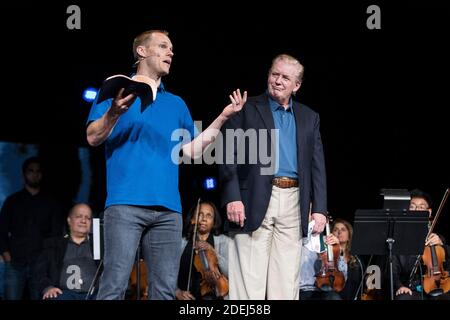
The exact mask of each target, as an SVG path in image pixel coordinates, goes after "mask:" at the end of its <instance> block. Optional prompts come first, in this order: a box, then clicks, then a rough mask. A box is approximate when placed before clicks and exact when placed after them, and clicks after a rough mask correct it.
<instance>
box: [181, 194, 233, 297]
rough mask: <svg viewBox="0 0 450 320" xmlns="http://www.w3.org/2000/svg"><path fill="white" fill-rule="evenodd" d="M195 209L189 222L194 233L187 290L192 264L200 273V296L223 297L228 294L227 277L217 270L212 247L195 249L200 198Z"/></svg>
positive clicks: (216, 259) (217, 262) (217, 263)
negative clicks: (194, 214) (194, 213)
mask: <svg viewBox="0 0 450 320" xmlns="http://www.w3.org/2000/svg"><path fill="white" fill-rule="evenodd" d="M196 211H197V213H196V216H194V217H192V219H191V224H193V225H194V234H193V245H192V252H191V264H190V269H189V278H188V287H187V291H189V287H190V280H191V271H192V265H194V267H195V269H196V270H197V272H199V273H200V275H201V280H200V295H201V296H202V297H206V296H208V295H215V296H216V297H217V298H224V297H225V296H226V295H227V294H228V279H227V278H226V277H225V276H224V275H223V274H222V273H221V272H220V270H219V260H218V258H217V255H216V253H215V251H214V249H212V248H210V249H207V250H198V249H196V247H197V243H198V241H199V237H198V233H197V226H198V222H199V216H200V214H199V211H200V199H199V200H198V203H197V210H196ZM192 261H193V262H192Z"/></svg>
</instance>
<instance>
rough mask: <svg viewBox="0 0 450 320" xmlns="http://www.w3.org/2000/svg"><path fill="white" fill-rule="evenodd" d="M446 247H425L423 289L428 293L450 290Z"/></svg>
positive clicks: (444, 198)
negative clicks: (445, 262)
mask: <svg viewBox="0 0 450 320" xmlns="http://www.w3.org/2000/svg"><path fill="white" fill-rule="evenodd" d="M448 193H449V189H447V191H446V192H445V194H444V197H443V199H442V201H441V204H440V205H439V209H438V211H437V213H436V216H435V218H434V220H433V223H432V225H431V227H430V229H429V231H428V235H427V239H428V237H429V236H430V235H431V233H432V232H433V229H434V226H435V225H436V221H437V219H438V217H439V215H440V213H441V211H442V207H443V206H444V203H445V201H446V200H447V197H448ZM445 260H446V259H445V249H444V248H443V247H442V246H440V245H432V246H430V245H428V246H426V247H425V249H424V252H423V255H422V261H423V264H424V265H425V266H426V273H425V274H424V275H423V289H424V291H425V292H426V293H427V294H430V295H432V296H433V295H440V294H442V293H447V292H448V291H449V290H450V278H449V273H448V271H445V270H444V261H445Z"/></svg>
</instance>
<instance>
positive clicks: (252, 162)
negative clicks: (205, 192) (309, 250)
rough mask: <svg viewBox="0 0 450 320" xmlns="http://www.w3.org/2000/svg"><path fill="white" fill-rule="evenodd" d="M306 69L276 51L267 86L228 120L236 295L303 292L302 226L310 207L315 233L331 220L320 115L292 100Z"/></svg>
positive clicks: (226, 188)
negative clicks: (328, 213) (301, 263)
mask: <svg viewBox="0 0 450 320" xmlns="http://www.w3.org/2000/svg"><path fill="white" fill-rule="evenodd" d="M303 70H304V68H303V66H302V65H301V64H300V62H299V61H298V60H297V59H295V58H294V57H292V56H289V55H286V54H282V55H279V56H277V57H276V58H275V59H274V60H273V61H272V66H271V68H270V71H269V75H268V81H267V84H268V89H267V91H266V93H264V94H262V95H260V96H257V97H251V98H249V99H248V100H247V103H246V104H245V106H244V108H243V109H242V110H241V111H240V112H239V113H238V114H236V115H235V116H234V117H233V118H232V119H230V120H228V122H227V123H226V125H225V127H224V132H223V133H224V159H223V160H224V163H223V164H221V165H220V166H219V175H220V181H221V186H222V205H223V206H225V207H226V210H227V217H228V220H229V226H230V231H231V232H230V235H231V236H232V241H231V243H230V256H229V261H230V265H229V277H230V279H229V280H230V299H265V298H267V299H288V300H289V299H298V292H299V290H298V286H299V269H300V255H301V239H302V231H303V233H304V234H305V235H306V232H307V226H308V216H309V213H311V217H312V219H313V220H314V222H315V226H314V229H313V232H315V233H319V232H321V231H322V230H323V228H324V225H325V222H326V212H327V204H326V203H327V201H326V174H325V161H324V155H323V148H322V141H321V137H320V131H319V129H320V120H319V115H318V114H317V113H315V112H314V111H312V110H311V109H310V108H308V107H307V106H305V105H302V104H300V103H298V102H295V101H293V100H292V96H293V95H295V93H296V92H297V91H298V90H299V89H300V86H301V81H302V76H303ZM235 103H239V101H235ZM236 138H237V142H236Z"/></svg>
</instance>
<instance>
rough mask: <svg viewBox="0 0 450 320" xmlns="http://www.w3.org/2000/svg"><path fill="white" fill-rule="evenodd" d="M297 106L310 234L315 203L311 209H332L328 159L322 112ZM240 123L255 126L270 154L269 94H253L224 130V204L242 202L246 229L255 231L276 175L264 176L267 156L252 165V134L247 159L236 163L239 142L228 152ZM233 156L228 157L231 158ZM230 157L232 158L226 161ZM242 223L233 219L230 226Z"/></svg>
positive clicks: (303, 201)
mask: <svg viewBox="0 0 450 320" xmlns="http://www.w3.org/2000/svg"><path fill="white" fill-rule="evenodd" d="M293 110H294V115H295V121H296V130H297V160H298V161H297V163H298V171H297V172H298V175H299V184H300V212H301V223H302V231H303V234H306V233H307V227H308V213H309V208H310V204H311V205H312V212H320V213H323V214H326V212H327V192H326V189H327V188H326V173H325V161H324V155H323V148H322V140H321V137H320V131H319V130H320V119H319V115H318V114H317V113H315V112H314V111H312V110H311V109H310V108H308V107H307V106H305V105H303V104H300V103H298V102H295V101H293ZM237 128H241V129H243V130H244V131H245V130H247V129H256V135H257V140H258V144H259V142H260V140H262V139H266V140H267V141H266V142H267V146H268V149H269V151H268V152H266V154H271V152H272V151H271V150H275V149H274V148H273V145H272V144H273V143H274V141H272V139H271V137H270V134H266V135H264V134H261V132H259V130H260V129H266V130H269V132H270V130H271V129H275V124H274V120H273V116H272V111H271V109H270V105H269V98H268V95H267V94H262V95H260V96H256V97H250V98H248V100H247V102H246V104H245V105H244V107H243V108H242V110H241V111H240V112H238V113H237V114H235V115H234V116H233V117H231V118H230V119H229V120H228V121H227V122H226V123H225V125H224V126H223V129H222V134H223V138H224V146H223V158H222V160H223V162H224V164H221V165H219V179H220V182H221V190H222V199H221V200H222V201H221V204H222V206H226V204H227V203H229V202H232V201H242V202H243V203H244V206H245V215H246V220H245V224H244V227H243V228H242V229H241V231H243V232H251V231H255V230H256V229H258V227H259V226H260V225H261V223H262V221H263V219H264V216H265V214H266V211H267V208H268V206H269V201H270V196H271V193H272V184H271V181H272V179H273V177H274V176H273V175H261V168H266V169H267V168H268V167H269V166H270V165H268V164H267V163H265V162H267V161H264V159H261V158H260V155H259V152H258V154H257V161H256V163H255V164H249V161H248V160H249V150H250V149H249V144H248V141H249V139H245V141H244V142H243V144H244V145H243V147H244V148H245V155H246V156H245V160H246V161H245V163H246V164H237V161H236V148H237V147H236V146H235V150H234V151H235V152H234V154H231V153H228V154H227V150H226V145H227V133H226V130H227V129H237ZM227 157H228V159H227ZM230 157H231V158H234V160H235V161H234V163H232V164H229V162H230ZM227 160H228V163H227ZM236 227H237V225H235V224H231V223H230V228H236Z"/></svg>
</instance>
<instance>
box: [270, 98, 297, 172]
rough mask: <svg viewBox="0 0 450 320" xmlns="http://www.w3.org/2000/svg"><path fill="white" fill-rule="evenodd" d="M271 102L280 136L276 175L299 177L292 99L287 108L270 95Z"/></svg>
mask: <svg viewBox="0 0 450 320" xmlns="http://www.w3.org/2000/svg"><path fill="white" fill-rule="evenodd" d="M269 104H270V109H271V111H272V115H273V121H274V124H275V129H278V137H279V140H278V141H279V144H278V153H277V158H276V161H277V163H278V171H277V172H275V177H290V178H297V177H298V174H297V134H296V125H295V116H294V110H293V109H292V99H290V100H289V107H288V108H287V109H285V108H284V107H283V106H281V105H280V104H279V103H278V102H276V101H275V100H273V99H271V98H270V97H269Z"/></svg>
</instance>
